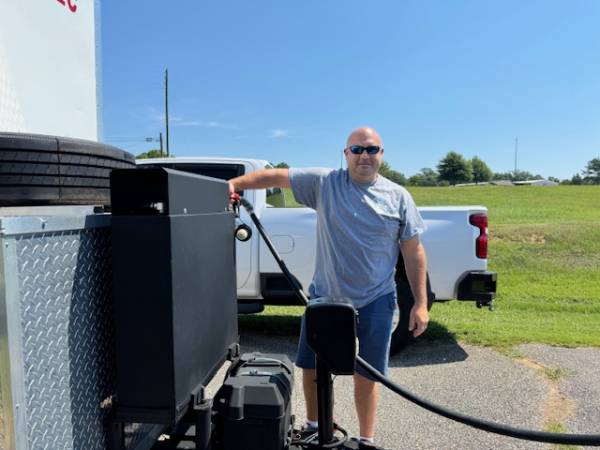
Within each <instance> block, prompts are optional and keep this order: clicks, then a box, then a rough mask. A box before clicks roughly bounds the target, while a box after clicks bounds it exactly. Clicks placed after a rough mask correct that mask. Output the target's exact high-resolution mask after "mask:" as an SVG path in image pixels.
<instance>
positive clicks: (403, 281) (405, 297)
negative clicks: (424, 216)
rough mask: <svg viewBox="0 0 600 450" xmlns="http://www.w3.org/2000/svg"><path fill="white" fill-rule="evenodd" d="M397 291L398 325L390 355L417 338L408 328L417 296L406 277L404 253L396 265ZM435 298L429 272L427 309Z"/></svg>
mask: <svg viewBox="0 0 600 450" xmlns="http://www.w3.org/2000/svg"><path fill="white" fill-rule="evenodd" d="M396 293H397V296H398V299H397V302H398V310H397V313H398V316H397V320H395V322H397V325H396V326H395V328H394V329H393V331H392V339H391V343H390V356H393V355H395V354H396V353H398V352H400V351H401V350H403V349H404V348H406V346H407V345H409V344H410V343H411V342H412V341H413V340H414V339H415V338H414V336H413V334H412V331H409V329H408V322H409V318H410V310H411V309H412V307H413V305H414V304H415V298H414V297H413V294H412V290H411V288H410V285H409V283H408V278H407V277H406V272H405V270H404V261H403V260H402V255H400V256H399V258H398V264H397V266H396ZM434 300H435V294H434V293H433V292H432V291H431V284H430V282H429V274H427V310H431V307H432V305H433V301H434Z"/></svg>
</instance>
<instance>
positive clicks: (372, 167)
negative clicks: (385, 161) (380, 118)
mask: <svg viewBox="0 0 600 450" xmlns="http://www.w3.org/2000/svg"><path fill="white" fill-rule="evenodd" d="M352 146H359V147H364V149H363V150H362V151H361V152H360V153H358V154H355V153H352V152H351V151H350V147H352ZM366 147H379V148H380V151H379V152H377V153H375V154H372V155H371V154H369V153H367V152H366V151H365V150H366ZM344 154H345V155H346V164H347V165H348V172H349V173H350V177H351V178H352V179H353V180H355V181H358V182H360V183H371V182H373V181H374V180H375V179H376V178H377V172H378V171H379V166H380V165H381V160H382V158H383V144H382V143H381V137H379V134H378V133H377V131H375V130H374V129H373V128H370V127H360V128H357V129H356V130H354V131H353V132H352V133H350V136H348V140H347V141H346V148H345V149H344Z"/></svg>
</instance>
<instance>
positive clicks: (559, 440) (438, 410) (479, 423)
mask: <svg viewBox="0 0 600 450" xmlns="http://www.w3.org/2000/svg"><path fill="white" fill-rule="evenodd" d="M240 202H241V204H242V205H243V206H244V208H246V210H247V211H248V214H250V218H251V219H252V222H254V224H255V225H256V228H257V229H258V232H259V233H260V235H261V236H262V238H263V239H264V241H265V243H266V244H267V246H268V247H269V250H271V253H272V254H273V257H274V258H275V260H276V261H277V263H278V264H279V267H280V268H281V271H282V272H283V274H284V275H285V276H286V278H287V279H288V281H289V282H290V283H292V286H294V287H295V288H296V293H297V295H298V297H299V298H300V299H301V300H302V302H303V303H304V305H308V298H306V295H304V292H303V291H302V289H301V288H300V286H298V284H297V282H296V279H295V278H294V277H293V276H292V274H291V273H290V271H289V270H288V268H287V266H286V265H285V262H283V260H282V259H281V257H280V256H279V254H278V253H277V250H275V247H273V244H272V243H271V240H270V239H269V237H268V236H267V233H266V232H265V230H264V229H263V226H262V224H261V223H260V221H259V220H258V218H257V217H256V214H254V208H253V207H252V204H251V203H250V202H249V201H248V200H246V199H245V198H240ZM356 363H357V364H358V365H359V366H361V367H362V368H363V369H365V370H366V371H367V373H368V374H369V375H371V376H372V377H373V378H375V380H377V381H379V382H380V383H381V384H383V385H384V386H385V387H387V388H388V389H390V390H391V391H393V392H395V393H396V394H398V395H400V396H401V397H404V398H405V399H406V400H408V401H410V402H412V403H414V404H415V405H418V406H420V407H421V408H424V409H426V410H428V411H431V412H432V413H434V414H438V415H440V416H443V417H445V418H447V419H450V420H454V421H455V422H460V423H462V424H465V425H468V426H470V427H473V428H477V429H479V430H483V431H487V432H489V433H495V434H500V435H503V436H510V437H513V438H517V439H524V440H527V441H536V442H546V443H549V444H565V445H588V446H592V447H600V435H599V434H567V433H547V432H543V431H535V430H524V429H522V428H515V427H511V426H508V425H502V424H498V423H495V422H491V421H488V420H483V419H477V418H475V417H471V416H467V415H466V414H462V413H459V412H457V411H452V410H451V409H448V408H444V407H443V406H439V405H436V404H434V403H432V402H430V401H429V400H425V399H423V398H421V397H419V396H417V395H415V394H413V393H411V392H409V391H407V390H406V389H404V388H403V387H402V386H400V385H398V384H396V383H395V382H393V381H392V380H390V379H389V378H387V377H386V376H385V375H383V374H382V373H380V372H379V371H378V370H377V369H375V368H374V367H373V366H371V365H370V364H369V363H368V362H366V361H365V360H364V359H362V358H361V357H360V356H358V355H356Z"/></svg>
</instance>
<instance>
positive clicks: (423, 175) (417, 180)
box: [408, 167, 438, 186]
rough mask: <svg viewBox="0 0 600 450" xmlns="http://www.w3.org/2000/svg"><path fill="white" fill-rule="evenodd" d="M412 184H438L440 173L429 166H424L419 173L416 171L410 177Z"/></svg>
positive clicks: (409, 180)
mask: <svg viewBox="0 0 600 450" xmlns="http://www.w3.org/2000/svg"><path fill="white" fill-rule="evenodd" d="M408 182H409V184H410V185H411V186H437V184H438V174H437V172H436V171H435V170H433V169H430V168H429V167H424V168H422V169H421V171H420V172H419V173H416V174H415V175H413V176H412V177H410V178H409V179H408Z"/></svg>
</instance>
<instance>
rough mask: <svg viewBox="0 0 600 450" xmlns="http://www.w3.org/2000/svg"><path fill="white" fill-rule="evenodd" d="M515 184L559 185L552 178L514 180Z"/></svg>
mask: <svg viewBox="0 0 600 450" xmlns="http://www.w3.org/2000/svg"><path fill="white" fill-rule="evenodd" d="M513 184H515V185H517V186H558V183H557V182H555V181H550V180H527V181H513Z"/></svg>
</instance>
